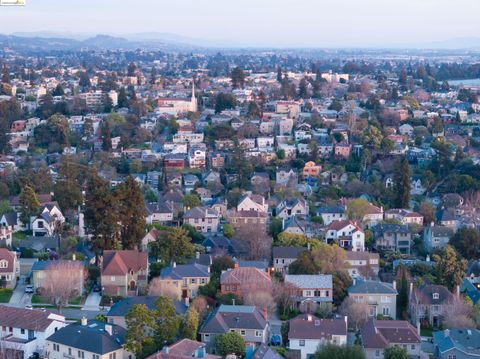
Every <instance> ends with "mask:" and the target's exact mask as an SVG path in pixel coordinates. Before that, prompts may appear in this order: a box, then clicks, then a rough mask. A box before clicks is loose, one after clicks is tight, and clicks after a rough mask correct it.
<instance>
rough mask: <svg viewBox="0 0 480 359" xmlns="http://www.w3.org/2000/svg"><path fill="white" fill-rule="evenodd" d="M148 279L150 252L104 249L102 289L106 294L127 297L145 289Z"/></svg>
mask: <svg viewBox="0 0 480 359" xmlns="http://www.w3.org/2000/svg"><path fill="white" fill-rule="evenodd" d="M147 279H148V254H147V253H145V252H139V251H138V250H106V251H103V258H102V265H101V281H102V291H103V293H104V294H105V295H110V296H122V297H127V296H131V295H137V294H138V290H139V289H141V290H143V289H145V288H146V286H147Z"/></svg>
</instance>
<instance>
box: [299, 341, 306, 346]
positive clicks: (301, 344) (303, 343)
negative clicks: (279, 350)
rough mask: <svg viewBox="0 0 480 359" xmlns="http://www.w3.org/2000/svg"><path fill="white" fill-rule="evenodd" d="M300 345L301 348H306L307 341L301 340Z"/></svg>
mask: <svg viewBox="0 0 480 359" xmlns="http://www.w3.org/2000/svg"><path fill="white" fill-rule="evenodd" d="M299 345H300V346H301V347H304V346H305V340H304V339H300V340H299Z"/></svg>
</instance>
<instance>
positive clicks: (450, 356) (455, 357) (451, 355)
mask: <svg viewBox="0 0 480 359" xmlns="http://www.w3.org/2000/svg"><path fill="white" fill-rule="evenodd" d="M448 359H457V356H456V355H455V354H450V355H449V356H448Z"/></svg>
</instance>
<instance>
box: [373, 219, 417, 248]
mask: <svg viewBox="0 0 480 359" xmlns="http://www.w3.org/2000/svg"><path fill="white" fill-rule="evenodd" d="M373 234H374V237H375V246H376V248H377V249H383V250H391V251H397V252H400V253H403V254H410V247H411V243H412V234H411V233H410V229H409V228H408V227H407V226H406V225H403V224H389V223H382V224H378V225H376V226H375V227H373Z"/></svg>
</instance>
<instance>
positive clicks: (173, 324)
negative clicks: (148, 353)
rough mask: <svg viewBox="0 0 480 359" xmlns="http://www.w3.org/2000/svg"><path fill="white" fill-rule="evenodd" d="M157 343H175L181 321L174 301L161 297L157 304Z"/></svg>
mask: <svg viewBox="0 0 480 359" xmlns="http://www.w3.org/2000/svg"><path fill="white" fill-rule="evenodd" d="M155 307H156V309H155V312H154V315H155V318H156V321H157V322H156V325H155V331H154V333H155V334H154V335H155V342H156V343H159V344H160V345H162V344H164V343H166V344H169V343H171V342H173V340H174V339H175V336H176V335H177V332H178V329H179V326H180V321H179V318H178V317H177V314H176V310H175V305H174V304H173V300H171V299H169V298H165V297H159V298H158V299H157V301H156V302H155Z"/></svg>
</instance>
